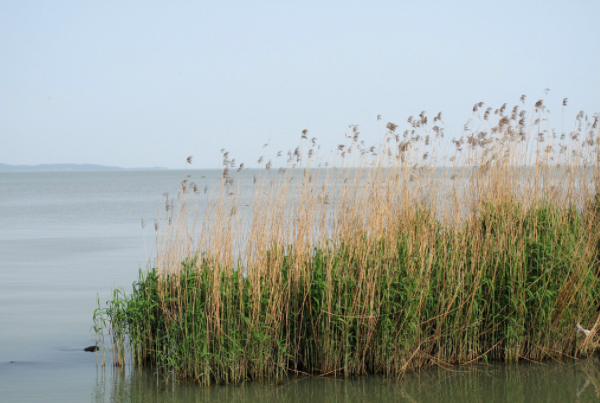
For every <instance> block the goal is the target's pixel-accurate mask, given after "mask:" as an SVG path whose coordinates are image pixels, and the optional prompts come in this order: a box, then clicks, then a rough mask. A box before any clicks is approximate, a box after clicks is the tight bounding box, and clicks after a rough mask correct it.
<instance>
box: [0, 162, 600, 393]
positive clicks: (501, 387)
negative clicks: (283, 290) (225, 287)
mask: <svg viewBox="0 0 600 403" xmlns="http://www.w3.org/2000/svg"><path fill="white" fill-rule="evenodd" d="M188 174H189V175H190V178H189V180H190V181H195V182H196V183H197V184H198V185H199V187H200V188H201V189H202V188H203V187H204V186H206V185H208V186H210V185H212V184H215V183H216V182H217V181H219V180H220V177H221V172H219V171H188V172H186V171H138V172H135V171H122V172H119V171H115V172H65V173H3V174H0V402H68V401H72V402H84V401H91V402H112V401H119V402H121V401H125V402H127V401H131V402H138V401H139V402H142V401H155V402H165V401H169V402H190V401H192V402H199V401H231V402H238V401H239V402H242V401H244V402H253V401H255V402H265V401H273V402H274V401H278V402H279V401H284V402H285V401H289V402H292V401H314V402H342V401H344V402H345V401H350V402H352V401H356V402H365V401H370V402H388V401H408V402H416V401H419V402H427V401H432V402H433V401H449V402H452V401H456V402H459V401H460V402H470V401H474V402H475V401H498V402H500V401H502V402H504V401H510V402H513V401H514V402H521V401H522V402H526V401H527V402H529V401H540V402H542V401H557V402H558V401H560V402H562V401H598V400H599V399H600V398H599V396H600V395H599V394H598V391H600V363H599V361H598V359H596V358H593V359H591V360H583V361H577V362H575V361H564V362H550V363H544V364H542V365H530V364H520V365H494V366H481V365H480V366H475V367H468V368H453V369H450V370H442V369H431V370H428V371H425V372H423V373H421V374H410V375H407V376H406V377H405V378H404V379H403V380H402V381H401V382H396V381H391V380H386V379H384V378H383V377H381V376H369V377H361V378H358V379H348V380H343V379H330V378H327V379H324V378H313V377H304V376H300V377H289V378H287V379H285V380H284V382H282V384H279V385H274V384H273V383H272V382H271V381H267V380H263V381H257V382H248V383H246V384H244V385H241V386H213V387H210V388H200V387H198V386H195V385H185V384H177V385H174V384H173V383H171V384H169V385H164V384H163V383H162V382H158V381H157V377H156V376H155V374H153V373H152V371H151V370H144V371H130V370H127V369H126V370H120V369H114V368H111V367H104V368H103V367H97V366H96V355H95V354H93V353H85V352H83V348H84V347H86V346H89V345H91V344H93V334H92V333H91V332H90V327H91V325H92V313H93V311H94V309H95V308H96V300H97V295H99V297H100V300H101V301H105V300H106V299H107V298H108V296H109V294H110V292H111V290H112V289H113V288H115V287H124V288H125V289H126V290H129V289H130V287H131V283H132V282H133V281H135V279H136V278H137V275H138V270H139V269H140V268H145V267H146V263H147V261H148V257H149V256H152V253H153V242H154V227H153V222H154V219H155V218H156V217H157V214H158V212H159V211H163V209H164V200H165V199H164V197H163V194H164V193H165V192H169V193H170V194H171V195H175V194H176V193H177V190H178V189H179V188H180V186H181V184H180V183H181V181H182V180H183V179H184V178H185V177H186V175H188ZM203 176H204V178H203ZM247 178H248V179H246V180H247V183H244V186H246V187H250V184H251V181H252V175H247ZM142 219H144V220H145V222H146V223H147V224H146V226H145V229H143V228H142V225H141V220H142Z"/></svg>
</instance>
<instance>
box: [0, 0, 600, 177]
mask: <svg viewBox="0 0 600 403" xmlns="http://www.w3.org/2000/svg"><path fill="white" fill-rule="evenodd" d="M599 18H600V2H599V1H596V0H580V1H536V0H531V1H529V0H527V1H524V0H521V1H494V2H482V1H460V0H455V1H439V2H437V1H410V2H407V1H398V0H397V1H377V0H370V1H350V0H346V1H322V0H321V1H314V2H313V1H301V2H291V1H283V0H279V1H269V2H264V1H252V2H247V1H245V2H242V1H226V0H223V1H218V2H217V1H210V2H209V1H189V2H188V1H178V0H177V1H149V0H146V1H134V0H131V1H95V2H85V1H62V0H52V1H34V0H28V1H9V0H7V1H3V2H1V3H0V163H5V164H26V165H35V164H46V163H77V164H81V163H91V164H100V165H109V166H121V167H128V168H129V167H150V166H161V167H168V168H174V169H183V168H185V167H186V162H185V161H186V158H187V157H188V156H190V155H193V156H194V159H193V165H192V167H193V168H219V163H220V161H221V154H220V150H221V149H223V148H225V149H226V150H228V151H230V158H235V159H236V161H238V163H239V162H244V163H245V165H246V166H247V167H253V166H258V164H257V160H258V158H259V157H260V156H261V155H262V152H263V145H264V144H265V143H267V142H269V143H270V146H269V150H271V151H270V152H271V153H272V154H274V153H275V152H277V151H279V150H283V151H284V154H285V153H286V152H287V150H288V149H293V148H295V147H296V146H297V145H298V144H299V141H300V135H301V132H302V130H304V129H307V130H308V131H309V137H313V136H314V137H316V138H317V139H318V142H319V143H321V144H322V150H323V152H324V153H326V152H327V150H330V149H334V148H335V147H336V146H337V144H339V143H342V142H344V133H349V130H350V129H349V127H348V126H349V125H350V124H358V125H359V127H360V132H361V137H362V139H363V140H364V141H365V142H366V143H367V145H371V144H375V143H376V142H377V141H378V140H379V138H380V132H381V131H382V130H384V128H385V124H386V123H387V122H394V123H396V124H399V125H400V128H404V126H405V125H406V119H407V117H408V116H409V115H416V114H419V113H420V112H421V111H423V110H425V111H427V115H428V116H430V117H433V116H435V115H437V113H438V112H440V111H441V112H442V116H443V120H444V123H445V131H446V134H447V135H449V136H450V137H452V136H460V135H461V131H462V128H463V125H464V123H465V122H466V121H467V120H468V119H469V118H470V117H471V113H472V108H473V104H474V103H476V102H480V101H482V102H485V104H486V106H485V107H488V106H491V107H494V108H498V107H500V106H501V105H502V104H503V103H505V102H506V103H508V105H509V107H511V106H512V105H516V104H517V103H518V101H519V97H520V96H521V95H522V94H526V95H527V96H528V98H527V102H526V105H527V106H528V107H529V109H530V110H531V109H532V108H531V107H532V105H533V103H534V102H535V101H536V100H538V99H540V98H542V96H544V89H546V88H549V89H550V91H549V93H548V95H546V96H545V104H546V105H547V106H548V108H549V109H550V110H551V116H552V118H551V119H552V123H553V124H554V125H555V126H557V125H560V121H561V115H560V110H561V105H562V100H563V98H565V97H568V98H569V102H568V107H567V108H566V110H565V115H564V116H565V117H564V118H565V127H572V126H574V123H573V122H574V119H575V115H576V114H577V113H578V112H579V110H584V111H585V112H587V113H588V114H589V115H592V114H593V113H596V112H600V49H599V41H600V23H599ZM377 115H381V116H382V121H379V122H378V121H377Z"/></svg>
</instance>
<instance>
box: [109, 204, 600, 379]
mask: <svg viewBox="0 0 600 403" xmlns="http://www.w3.org/2000/svg"><path fill="white" fill-rule="evenodd" d="M507 217H510V219H509V220H508V219H507ZM474 222H475V223H477V228H467V229H465V230H464V231H453V230H451V229H448V228H444V227H443V226H442V225H441V224H440V223H439V222H437V221H436V220H435V219H433V218H431V215H429V214H427V213H425V212H423V213H420V214H417V215H416V216H415V222H414V223H415V227H414V228H415V229H414V230H413V231H401V232H400V233H399V235H398V236H397V237H396V238H395V239H394V240H393V241H392V242H389V241H388V240H385V239H368V238H366V237H365V239H363V242H364V245H368V252H367V253H366V254H365V253H363V254H362V255H360V256H356V255H354V254H353V252H352V248H351V247H347V246H346V245H344V244H340V245H337V246H333V245H327V246H322V247H315V248H314V249H313V251H312V253H311V254H310V258H309V259H304V260H302V261H300V262H298V261H296V259H297V258H296V257H295V256H294V255H292V254H289V253H286V252H285V251H284V250H283V249H278V248H273V249H272V250H271V251H270V254H271V255H270V259H273V260H277V262H279V263H278V264H277V265H269V266H268V267H272V269H271V270H273V271H274V272H270V271H268V272H264V273H263V275H262V276H261V278H260V279H259V281H258V282H256V281H250V279H249V278H248V277H244V276H242V275H240V273H242V272H244V270H242V269H241V268H239V267H238V268H236V270H233V271H230V272H229V273H230V274H227V272H226V271H224V270H215V268H214V266H213V264H212V263H211V262H210V261H208V260H207V259H202V258H199V257H195V258H193V259H190V260H187V261H185V262H183V263H182V264H181V269H180V271H179V272H178V273H177V274H173V275H167V276H166V277H164V278H162V279H161V280H159V275H158V273H157V270H156V269H153V270H150V271H148V272H140V278H139V280H138V281H137V282H136V283H135V284H134V287H133V291H132V292H131V294H129V295H124V294H123V293H116V294H115V297H114V299H113V300H112V301H110V302H109V303H108V308H106V309H105V310H103V311H102V312H100V313H99V314H102V315H105V316H106V317H108V318H110V323H111V332H112V335H113V340H114V341H115V347H114V348H115V350H117V351H118V353H117V354H116V355H117V356H118V357H120V358H119V360H120V363H124V351H125V349H124V348H125V347H128V349H129V352H130V360H131V363H134V364H135V365H152V366H155V367H157V368H158V369H159V370H160V371H161V372H163V373H165V374H172V375H174V376H176V377H177V378H178V379H191V380H195V381H197V382H200V383H202V384H210V383H211V382H217V383H231V382H240V381H243V380H246V379H253V378H256V377H263V376H266V377H274V378H280V377H282V376H283V375H284V374H286V373H287V372H288V371H301V372H307V373H310V374H315V375H320V374H328V375H331V376H345V377H346V376H353V375H359V374H367V373H374V372H381V373H385V374H386V375H389V376H401V375H402V374H403V372H404V371H406V370H414V369H417V368H421V367H426V366H431V365H440V366H450V365H455V364H465V363H471V362H475V361H487V360H506V361H517V360H519V359H527V360H535V361H539V360H543V359H545V358H550V357H552V358H563V357H568V356H575V355H576V354H577V353H578V352H577V348H578V344H577V342H576V335H575V334H574V332H573V329H574V324H575V323H576V322H577V321H581V323H584V324H586V323H590V322H591V321H592V320H594V319H595V317H596V316H597V313H596V309H595V307H596V306H598V303H599V302H600V301H599V297H600V289H599V282H598V268H599V267H598V264H597V256H594V255H593V254H590V253H589V252H590V248H589V244H590V243H594V242H595V243H596V244H597V242H598V240H597V239H596V237H597V235H596V234H595V233H591V232H590V231H589V227H590V226H596V225H597V221H596V217H595V215H594V213H593V211H592V212H590V213H588V214H585V215H583V216H582V215H581V214H579V213H578V212H577V211H576V210H575V209H567V210H560V209H557V208H555V207H553V206H552V205H546V206H543V207H539V208H532V209H529V210H527V211H524V210H523V209H521V208H520V207H519V206H518V205H510V204H509V205H500V206H494V207H493V206H488V208H487V209H486V210H485V211H484V213H483V214H482V215H481V216H480V218H479V220H475V221H474ZM419 232H428V234H427V236H424V234H423V233H420V234H418V235H420V236H415V233H419ZM594 250H596V249H594ZM276 254H280V255H281V256H280V257H278V258H276V257H275V256H274V255H276ZM297 264H300V265H302V266H304V270H303V272H304V273H307V275H306V276H304V277H298V278H294V279H292V277H291V276H290V275H289V272H290V270H292V268H293V267H294V266H295V265H297ZM216 273H219V275H218V276H215V274H216ZM274 279H276V280H275V282H276V283H275V284H274V283H273V281H274ZM125 344H127V346H125Z"/></svg>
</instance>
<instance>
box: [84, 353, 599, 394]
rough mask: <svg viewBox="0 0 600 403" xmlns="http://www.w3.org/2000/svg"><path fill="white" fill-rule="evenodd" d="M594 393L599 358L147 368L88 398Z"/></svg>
mask: <svg viewBox="0 0 600 403" xmlns="http://www.w3.org/2000/svg"><path fill="white" fill-rule="evenodd" d="M599 400H600V360H599V359H598V358H592V359H588V360H582V361H578V362H575V361H569V362H551V363H550V362H549V363H543V364H519V365H493V366H482V365H478V366H474V367H468V368H452V369H440V368H438V369H430V370H427V371H423V372H422V373H420V374H408V375H406V376H405V377H404V379H402V380H400V381H397V380H386V379H385V378H383V377H382V376H364V377H360V378H356V379H333V378H315V377H308V376H291V377H289V378H288V379H286V380H285V381H284V382H282V383H281V384H279V385H276V384H273V383H272V382H269V381H256V382H247V383H245V384H243V385H239V386H212V387H209V388H201V387H198V386H194V385H181V384H173V383H171V384H168V385H167V384H164V383H162V382H160V381H157V378H156V377H155V376H153V375H152V373H151V372H150V371H133V372H131V371H119V370H113V371H112V373H111V376H110V379H107V378H106V376H105V374H104V373H103V372H101V373H100V375H99V377H98V383H97V386H96V389H95V391H94V395H93V399H92V401H94V402H109V401H119V402H145V401H151V402H240V403H241V402H257V403H258V402H331V403H336V402H393V401H406V402H575V401H579V402H593V401H599Z"/></svg>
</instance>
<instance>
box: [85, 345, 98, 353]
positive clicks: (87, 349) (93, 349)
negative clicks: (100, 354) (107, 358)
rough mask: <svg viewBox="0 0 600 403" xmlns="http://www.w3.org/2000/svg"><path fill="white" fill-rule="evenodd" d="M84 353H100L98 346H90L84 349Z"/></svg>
mask: <svg viewBox="0 0 600 403" xmlns="http://www.w3.org/2000/svg"><path fill="white" fill-rule="evenodd" d="M83 351H89V352H90V353H93V352H94V351H98V346H89V347H86V348H84V349H83Z"/></svg>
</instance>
